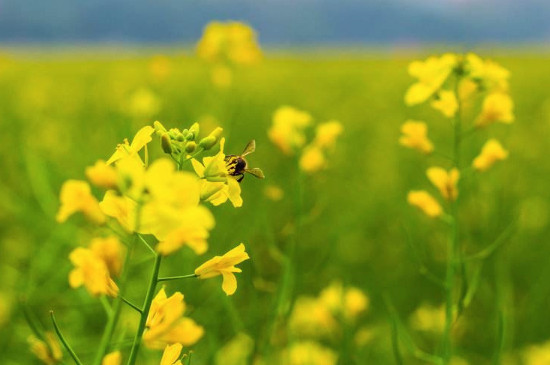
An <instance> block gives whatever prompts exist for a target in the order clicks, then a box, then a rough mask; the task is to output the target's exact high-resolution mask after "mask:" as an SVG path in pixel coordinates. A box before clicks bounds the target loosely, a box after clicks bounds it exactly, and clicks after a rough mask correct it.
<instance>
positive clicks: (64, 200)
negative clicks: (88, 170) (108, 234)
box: [56, 180, 105, 224]
mask: <svg viewBox="0 0 550 365" xmlns="http://www.w3.org/2000/svg"><path fill="white" fill-rule="evenodd" d="M59 195H60V196H59V200H60V201H61V206H60V207H59V210H58V212H57V216H56V220H57V221H58V222H60V223H61V222H65V221H66V220H67V218H69V217H70V216H71V215H73V214H74V213H76V212H82V213H83V214H84V216H85V217H86V218H88V219H89V220H90V221H92V222H94V223H98V224H102V223H104V222H105V216H104V215H103V213H102V212H101V209H100V208H99V203H98V201H97V199H96V198H95V197H94V196H93V195H92V193H91V189H90V185H89V184H88V183H87V182H85V181H80V180H67V181H65V182H64V183H63V186H62V187H61V192H60V194H59Z"/></svg>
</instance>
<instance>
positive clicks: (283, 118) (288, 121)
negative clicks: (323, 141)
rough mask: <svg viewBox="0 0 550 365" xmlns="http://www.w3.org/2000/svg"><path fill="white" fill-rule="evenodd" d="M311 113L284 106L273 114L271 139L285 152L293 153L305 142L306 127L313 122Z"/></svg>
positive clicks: (269, 132) (269, 133) (270, 130)
mask: <svg viewBox="0 0 550 365" xmlns="http://www.w3.org/2000/svg"><path fill="white" fill-rule="evenodd" d="M311 121H312V118H311V115H310V114H309V113H306V112H303V111H300V110H297V109H295V108H292V107H290V106H282V107H280V108H279V109H277V110H276V111H275V113H274V114H273V124H272V126H271V128H270V129H269V131H268V135H269V139H270V140H271V142H273V143H274V144H275V145H276V146H277V147H278V148H279V149H280V150H281V151H282V152H283V153H285V154H287V155H292V154H293V153H294V151H295V149H297V148H301V147H302V146H303V145H304V144H305V142H306V137H305V135H304V129H305V128H306V127H308V126H309V125H310V124H311Z"/></svg>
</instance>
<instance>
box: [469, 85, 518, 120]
mask: <svg viewBox="0 0 550 365" xmlns="http://www.w3.org/2000/svg"><path fill="white" fill-rule="evenodd" d="M513 121H514V102H513V101H512V98H511V97H510V95H508V94H504V93H501V92H495V93H491V94H489V95H487V96H486V97H485V100H483V105H482V108H481V114H480V115H479V117H478V118H477V120H476V126H478V127H485V126H488V125H489V124H492V123H495V122H501V123H505V124H510V123H512V122H513Z"/></svg>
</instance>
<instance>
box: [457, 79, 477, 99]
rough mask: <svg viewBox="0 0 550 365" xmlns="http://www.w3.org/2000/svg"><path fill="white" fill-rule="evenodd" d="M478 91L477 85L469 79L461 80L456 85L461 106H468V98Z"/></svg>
mask: <svg viewBox="0 0 550 365" xmlns="http://www.w3.org/2000/svg"><path fill="white" fill-rule="evenodd" d="M477 90H478V84H477V83H476V82H474V81H472V80H470V79H462V80H460V83H459V84H458V97H459V98H460V101H461V102H462V103H463V104H468V102H469V101H470V98H471V97H472V96H473V95H474V94H475V92H476V91H477Z"/></svg>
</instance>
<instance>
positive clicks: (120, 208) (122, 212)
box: [99, 190, 137, 232]
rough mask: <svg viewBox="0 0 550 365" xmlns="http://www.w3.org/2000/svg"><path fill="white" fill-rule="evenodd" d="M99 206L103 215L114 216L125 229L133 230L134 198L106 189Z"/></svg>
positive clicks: (134, 225)
mask: <svg viewBox="0 0 550 365" xmlns="http://www.w3.org/2000/svg"><path fill="white" fill-rule="evenodd" d="M99 206H100V208H101V211H102V212H103V213H104V214H105V215H107V216H109V217H112V218H115V219H116V220H117V221H118V223H120V225H121V226H122V227H123V228H124V229H125V230H126V231H128V232H134V231H135V229H136V213H137V212H136V210H137V203H136V202H135V201H134V200H132V199H130V198H128V197H125V196H120V195H118V194H117V192H116V191H114V190H108V191H107V192H106V193H105V195H104V196H103V200H102V201H101V202H100V203H99Z"/></svg>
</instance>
